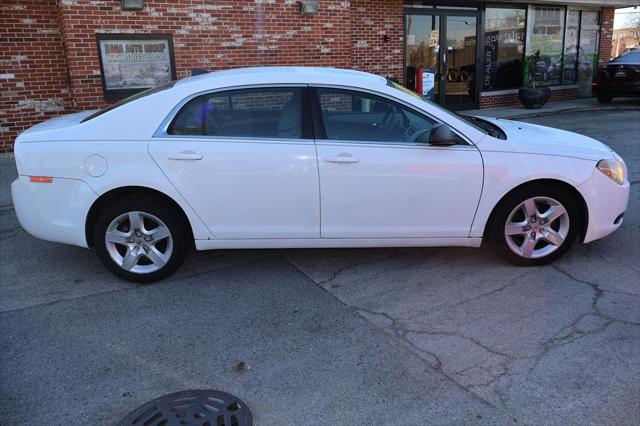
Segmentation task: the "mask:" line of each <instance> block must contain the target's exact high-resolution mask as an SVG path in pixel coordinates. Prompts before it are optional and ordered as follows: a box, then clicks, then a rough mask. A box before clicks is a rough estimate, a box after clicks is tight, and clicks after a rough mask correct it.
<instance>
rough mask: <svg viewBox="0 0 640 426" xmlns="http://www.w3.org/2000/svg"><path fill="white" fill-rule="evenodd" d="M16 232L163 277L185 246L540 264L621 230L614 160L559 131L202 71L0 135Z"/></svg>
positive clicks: (309, 71)
mask: <svg viewBox="0 0 640 426" xmlns="http://www.w3.org/2000/svg"><path fill="white" fill-rule="evenodd" d="M15 159H16V163H17V167H18V173H19V177H18V179H17V180H16V181H15V182H14V183H13V184H12V195H13V200H14V205H15V209H16V213H17V216H18V219H19V221H20V224H21V225H22V227H23V228H24V229H26V230H27V231H28V232H29V233H30V234H32V235H34V236H36V237H38V238H42V239H44V240H49V241H55V242H60V243H66V244H72V245H76V246H80V247H93V248H94V249H95V251H96V253H97V255H98V257H99V258H100V260H101V261H102V262H103V263H104V265H105V266H106V267H107V268H108V269H110V270H111V271H112V272H114V273H115V274H116V275H118V276H120V277H122V278H124V279H127V280H131V281H136V282H152V281H156V280H159V279H162V278H165V277H167V276H168V275H170V274H171V273H173V272H174V271H175V270H176V269H177V268H178V267H179V266H180V264H181V263H182V261H183V259H184V257H185V255H186V253H187V252H188V251H189V249H190V247H191V246H193V245H195V248H196V249H198V250H209V249H241V248H294V247H298V248H300V247H383V246H384V247H389V246H421V247H434V246H465V247H479V246H480V245H481V243H482V242H483V241H486V242H487V243H489V244H490V245H491V246H493V247H494V248H495V249H496V250H497V252H498V253H499V254H500V255H501V256H502V257H504V258H505V259H506V260H507V261H509V262H512V263H514V264H516V265H525V266H527V265H542V264H545V263H548V262H551V261H553V260H555V259H557V258H558V257H560V256H561V255H562V254H563V253H565V252H566V251H567V250H568V249H569V248H570V246H571V245H572V243H573V242H574V241H575V240H576V239H579V240H580V241H582V242H584V243H588V242H590V241H593V240H596V239H598V238H602V237H604V236H606V235H608V234H610V233H611V232H613V231H614V230H615V229H617V228H618V227H619V226H620V224H621V223H622V217H623V214H624V211H625V209H626V206H627V201H628V196H629V182H628V179H627V171H626V166H625V164H624V162H623V161H622V159H621V158H620V157H619V156H618V155H617V154H616V153H615V152H613V151H612V150H611V149H610V148H608V147H607V146H606V145H604V144H602V143H601V142H598V141H596V140H594V139H590V138H588V137H585V136H581V135H578V134H575V133H569V132H566V131H561V130H556V129H551V128H547V127H541V126H535V125H531V124H525V123H519V122H515V121H508V120H497V119H489V118H482V117H466V118H465V117H462V116H459V115H455V114H453V113H451V112H448V111H446V110H443V109H441V108H440V107H438V106H437V105H435V104H433V103H431V102H429V101H426V100H424V99H422V98H421V97H420V96H418V95H416V94H415V93H412V92H409V91H408V90H406V89H404V88H403V87H401V86H399V85H397V84H395V83H393V82H391V81H389V80H387V79H385V78H382V77H379V76H375V75H371V74H367V73H362V72H357V71H347V70H337V69H323V68H303V67H300V68H275V67H274V68H250V69H243V70H231V71H221V72H213V73H207V74H203V75H198V76H194V77H189V78H185V79H183V80H179V81H175V82H171V83H169V84H165V85H163V86H159V87H157V88H154V89H151V90H148V91H146V92H142V93H140V94H138V95H135V96H133V97H130V98H128V99H126V100H124V101H122V102H120V103H117V104H114V105H112V106H110V107H108V108H105V109H103V110H100V111H88V112H80V113H76V114H71V115H66V116H61V117H57V118H54V119H51V120H49V121H46V122H44V123H41V124H38V125H36V126H34V127H32V128H31V129H29V130H27V131H25V132H23V133H22V134H20V136H19V137H18V138H17V140H16V144H15Z"/></svg>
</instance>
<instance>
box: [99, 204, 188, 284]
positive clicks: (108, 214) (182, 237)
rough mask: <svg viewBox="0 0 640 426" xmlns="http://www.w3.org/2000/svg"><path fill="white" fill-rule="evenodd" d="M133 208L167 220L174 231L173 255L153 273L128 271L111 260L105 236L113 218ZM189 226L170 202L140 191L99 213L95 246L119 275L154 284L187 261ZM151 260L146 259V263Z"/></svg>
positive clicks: (165, 223) (167, 223)
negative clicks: (138, 194) (185, 259)
mask: <svg viewBox="0 0 640 426" xmlns="http://www.w3.org/2000/svg"><path fill="white" fill-rule="evenodd" d="M132 211H139V212H143V213H147V214H150V215H153V216H155V217H156V218H158V219H160V220H161V221H162V222H164V225H166V227H167V228H168V229H169V232H170V234H171V238H172V251H171V254H170V257H169V258H168V261H167V262H166V263H165V264H164V266H162V267H161V268H159V269H157V270H155V271H153V272H149V273H138V272H130V271H127V270H125V269H123V268H122V267H121V266H120V265H119V264H117V263H116V261H115V260H114V259H112V257H111V255H110V254H109V251H108V249H107V246H106V243H105V238H106V232H107V229H108V227H109V225H110V224H111V222H112V221H113V220H114V219H116V218H118V217H119V216H121V215H123V214H125V213H128V212H132ZM187 227H188V224H187V223H185V220H184V216H183V215H182V214H181V212H178V211H175V208H174V207H173V206H170V205H167V203H165V202H163V201H162V200H158V199H155V198H153V197H147V196H145V195H144V194H140V196H135V195H133V196H127V197H126V198H123V199H121V200H118V201H116V202H115V203H113V204H111V205H108V206H107V207H106V208H104V209H103V210H102V211H101V212H100V213H99V215H98V218H97V220H96V222H95V226H94V228H93V241H94V247H95V249H96V253H97V254H98V258H100V261H101V262H102V263H103V264H104V265H105V266H106V267H107V269H109V270H110V271H111V272H113V273H114V274H115V275H117V276H118V277H120V278H123V279H125V280H127V281H132V282H136V283H151V282H155V281H159V280H162V279H164V278H166V277H168V276H170V275H171V274H173V273H174V272H175V271H176V270H177V269H178V268H179V267H180V265H181V264H182V262H183V261H184V258H185V256H186V254H187V251H188V250H189V247H190V246H191V241H190V240H191V233H190V232H189V229H188V228H187ZM124 247H125V246H122V247H121V248H122V249H124ZM143 257H144V255H143ZM148 261H149V260H148V259H147V260H146V262H148Z"/></svg>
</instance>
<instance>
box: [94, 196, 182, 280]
mask: <svg viewBox="0 0 640 426" xmlns="http://www.w3.org/2000/svg"><path fill="white" fill-rule="evenodd" d="M185 228H186V227H185V224H184V222H183V220H181V216H180V215H179V214H177V212H175V211H173V209H172V208H170V207H169V206H166V205H164V204H163V203H162V202H161V201H157V200H154V199H144V198H142V197H141V198H127V199H124V200H121V201H118V202H116V203H114V204H112V205H109V206H107V207H106V208H105V209H104V210H103V211H101V212H100V214H99V216H98V218H97V220H96V224H95V227H94V234H93V241H94V244H95V248H96V252H97V254H98V257H99V258H100V260H101V261H102V263H103V264H104V265H105V266H106V267H107V268H108V269H109V270H111V271H112V272H113V273H114V274H116V275H118V276H119V277H121V278H124V279H126V280H128V281H133V282H138V283H149V282H153V281H158V280H161V279H163V278H166V277H168V276H169V275H171V274H172V273H174V272H175V271H176V269H178V267H180V265H181V264H182V262H183V260H184V257H185V255H186V252H187V250H188V247H189V245H188V242H189V241H188V237H187V235H189V234H188V232H187V230H186V229H185Z"/></svg>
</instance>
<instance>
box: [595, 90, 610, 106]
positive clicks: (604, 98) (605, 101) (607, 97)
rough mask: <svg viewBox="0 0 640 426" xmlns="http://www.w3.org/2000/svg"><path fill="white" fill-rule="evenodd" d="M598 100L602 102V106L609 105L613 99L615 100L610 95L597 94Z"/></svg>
mask: <svg viewBox="0 0 640 426" xmlns="http://www.w3.org/2000/svg"><path fill="white" fill-rule="evenodd" d="M596 98H598V102H600V103H601V104H608V103H609V102H611V99H613V96H611V95H610V94H608V93H602V92H597V93H596Z"/></svg>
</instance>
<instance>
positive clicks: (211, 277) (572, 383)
mask: <svg viewBox="0 0 640 426" xmlns="http://www.w3.org/2000/svg"><path fill="white" fill-rule="evenodd" d="M614 102H615V101H614ZM524 120H525V121H529V122H532V123H537V124H544V125H549V126H553V127H559V128H563V129H567V130H571V131H577V132H579V133H583V134H586V135H588V136H592V137H595V138H598V139H600V140H602V141H603V142H605V143H607V144H609V145H610V146H611V147H613V148H614V149H615V150H616V151H617V152H618V153H619V154H620V155H621V156H622V157H623V158H624V159H625V160H626V162H627V165H628V167H629V170H630V172H631V176H630V180H631V181H632V189H631V199H630V204H629V209H628V211H627V214H626V216H625V221H624V223H623V225H622V227H621V229H619V230H618V231H617V232H616V233H614V234H613V235H611V236H609V237H607V238H605V239H603V240H599V241H596V242H594V243H591V244H588V245H576V247H574V249H573V250H572V251H571V252H570V253H569V254H568V255H566V256H565V257H564V258H563V259H561V260H560V261H558V262H556V263H554V264H552V265H548V266H545V267H538V268H519V267H514V266H511V265H508V264H506V263H504V262H503V261H502V260H501V259H499V258H498V257H497V256H495V255H494V254H493V253H492V252H491V251H490V250H488V249H484V248H483V249H465V248H441V249H437V248H402V249H349V250H347V249H340V250H330V249H325V250H236V251H234V250H225V251H211V252H198V253H195V252H194V253H192V254H191V255H190V256H189V257H188V259H187V261H186V263H185V265H184V267H183V268H182V269H181V270H180V271H179V272H178V273H177V274H176V275H175V276H173V277H171V278H170V279H168V280H166V281H163V282H161V283H157V284H153V285H145V286H142V285H135V284H131V283H127V282H124V281H121V280H119V279H117V278H115V277H114V276H113V275H111V274H110V273H109V272H107V271H106V270H105V269H104V268H103V267H102V266H101V264H100V263H99V261H98V260H97V258H96V256H95V254H94V253H93V252H92V251H90V250H84V249H80V248H75V247H69V246H64V245H60V244H54V243H48V242H44V241H40V240H37V239H35V238H33V237H31V236H29V235H28V234H26V233H25V232H24V231H23V230H22V229H21V228H20V226H19V224H18V223H17V220H16V217H15V213H14V211H13V208H12V207H11V205H10V198H9V197H7V193H6V191H7V182H8V181H10V180H11V179H12V176H13V175H14V174H15V169H13V168H12V167H13V166H12V160H10V159H6V158H5V159H2V160H0V178H1V179H2V182H1V185H0V191H2V194H0V195H1V196H2V198H1V199H0V201H2V202H1V203H0V204H2V206H1V207H0V348H1V349H0V351H1V352H0V385H1V387H0V424H7V425H9V424H11V425H21V424H25V425H26V424H30V425H31V424H65V425H75V424H78V425H86V424H95V425H112V424H115V423H116V422H117V421H118V420H119V419H121V418H122V417H124V416H125V415H126V414H127V413H128V412H129V411H131V410H133V409H134V408H136V407H137V406H138V405H140V404H142V403H144V402H146V401H148V400H151V399H154V398H156V397H158V396H161V395H163V394H166V393H170V392H175V391H178V390H185V389H203V388H214V389H219V390H223V391H226V392H230V393H232V394H235V395H237V396H239V397H240V398H242V399H243V400H244V401H245V402H246V403H247V404H248V405H249V407H250V409H251V411H252V413H253V415H254V419H255V421H256V423H257V424H261V425H271V424H274V425H276V424H277V425H283V424H305V425H325V424H355V425H364V424H376V425H378V424H389V425H404V424H407V425H408V424H469V423H476V424H594V425H603V424H607V425H608V424H637V423H638V421H639V420H640V240H639V239H638V236H639V232H638V231H639V229H638V228H639V227H640V190H639V185H638V183H639V182H640V111H638V110H619V111H616V110H608V111H588V112H570V113H569V112H568V113H559V114H556V115H551V116H542V117H535V118H529V119H524Z"/></svg>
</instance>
